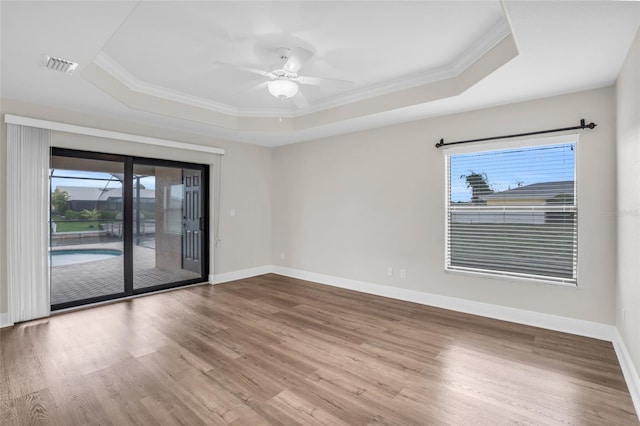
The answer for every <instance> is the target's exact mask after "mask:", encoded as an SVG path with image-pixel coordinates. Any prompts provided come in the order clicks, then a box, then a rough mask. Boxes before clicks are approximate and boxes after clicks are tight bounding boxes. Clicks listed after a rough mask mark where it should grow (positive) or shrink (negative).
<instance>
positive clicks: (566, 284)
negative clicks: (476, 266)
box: [444, 267, 578, 288]
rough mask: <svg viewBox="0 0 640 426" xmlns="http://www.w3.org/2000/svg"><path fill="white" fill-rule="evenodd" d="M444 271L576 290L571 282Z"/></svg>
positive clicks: (456, 270) (486, 273)
mask: <svg viewBox="0 0 640 426" xmlns="http://www.w3.org/2000/svg"><path fill="white" fill-rule="evenodd" d="M444 271H445V272H446V273H451V274H457V275H468V276H473V277H482V278H490V279H495V280H507V281H518V282H521V283H532V284H543V285H552V286H555V287H564V288H578V283H577V282H575V283H572V282H562V281H556V280H550V279H544V278H537V277H519V276H514V275H502V274H499V273H491V272H481V271H473V270H465V269H458V268H450V267H445V269H444Z"/></svg>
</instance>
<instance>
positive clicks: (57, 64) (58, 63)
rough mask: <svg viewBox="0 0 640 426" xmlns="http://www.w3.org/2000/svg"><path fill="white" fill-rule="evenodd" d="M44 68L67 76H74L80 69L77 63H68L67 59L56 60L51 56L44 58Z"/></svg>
mask: <svg viewBox="0 0 640 426" xmlns="http://www.w3.org/2000/svg"><path fill="white" fill-rule="evenodd" d="M44 67H45V68H48V69H50V70H53V71H59V72H63V73H65V74H72V73H73V72H74V71H75V69H76V68H77V67H78V64H77V63H75V62H71V61H67V60H65V59H60V58H54V57H52V56H49V55H45V56H44Z"/></svg>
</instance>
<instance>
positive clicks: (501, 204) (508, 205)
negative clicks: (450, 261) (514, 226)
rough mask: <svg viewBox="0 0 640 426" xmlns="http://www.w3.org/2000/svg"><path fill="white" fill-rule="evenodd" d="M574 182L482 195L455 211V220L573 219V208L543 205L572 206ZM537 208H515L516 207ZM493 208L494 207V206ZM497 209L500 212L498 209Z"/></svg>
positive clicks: (536, 221)
mask: <svg viewBox="0 0 640 426" xmlns="http://www.w3.org/2000/svg"><path fill="white" fill-rule="evenodd" d="M574 196H575V182H574V181H572V180H568V181H554V182H539V183H534V184H531V185H524V186H520V187H518V188H514V189H508V190H506V191H500V192H494V193H492V194H487V195H481V196H480V197H479V198H480V202H479V203H477V204H466V205H464V206H462V205H461V206H460V207H462V208H461V209H460V210H457V211H456V210H454V211H452V213H451V214H452V216H453V217H452V222H454V223H520V224H535V225H542V224H549V223H562V222H564V221H566V220H567V219H570V220H572V217H573V215H574V212H573V211H556V210H555V209H554V211H547V210H545V209H544V206H548V207H562V206H564V205H573V200H574ZM531 206H534V207H537V206H540V207H541V209H532V208H529V209H526V210H521V211H514V209H513V208H517V207H523V208H525V207H531ZM492 207H493V208H492ZM496 210H498V211H496Z"/></svg>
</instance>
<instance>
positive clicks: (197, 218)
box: [133, 163, 204, 292]
mask: <svg viewBox="0 0 640 426" xmlns="http://www.w3.org/2000/svg"><path fill="white" fill-rule="evenodd" d="M201 181H202V172H201V170H199V169H188V168H180V167H165V166H158V165H153V164H137V163H135V164H134V165H133V290H134V292H136V291H138V292H139V291H140V290H142V289H149V288H151V287H162V286H166V285H167V284H174V283H179V282H185V281H194V280H195V282H197V281H200V280H202V277H203V264H202V263H203V262H202V251H203V235H202V231H201V226H202V223H203V217H204V211H203V205H202V202H201V201H202V195H201V194H202V191H201V189H202V188H201V185H202V182H201Z"/></svg>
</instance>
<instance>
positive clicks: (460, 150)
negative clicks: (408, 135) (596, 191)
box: [443, 133, 580, 288]
mask: <svg viewBox="0 0 640 426" xmlns="http://www.w3.org/2000/svg"><path fill="white" fill-rule="evenodd" d="M579 140H580V135H579V134H577V133H574V134H566V135H560V136H552V137H544V138H535V139H517V140H511V141H499V142H495V141H494V142H488V143H476V144H468V145H458V146H453V147H450V148H445V149H444V150H443V158H444V165H445V167H444V170H445V176H444V177H445V185H444V187H445V188H444V189H445V190H444V198H445V208H444V213H445V215H444V219H445V221H444V222H445V223H444V228H445V229H444V231H445V235H444V240H445V241H444V270H445V272H447V273H454V274H461V275H471V276H481V277H486V278H494V279H506V280H510V281H521V282H530V283H539V284H551V285H557V286H563V287H571V288H577V287H578V275H579V257H580V256H579V216H578V212H579V210H580V209H579V197H578V147H579ZM569 143H572V144H574V146H575V150H574V170H573V176H574V204H573V209H572V211H573V212H574V214H575V219H574V220H575V236H574V238H575V240H574V241H575V244H574V256H573V277H572V278H571V279H568V278H562V277H549V276H544V275H535V274H525V273H518V272H509V271H500V270H492V269H482V268H466V267H462V266H452V265H451V250H450V230H451V223H450V214H451V211H452V210H451V205H450V197H451V195H450V188H451V170H450V164H451V163H450V158H451V156H454V155H459V154H480V153H483V152H491V151H502V150H510V149H517V148H536V147H542V146H545V145H560V144H569ZM531 207H532V206H529V208H531ZM534 208H535V207H534ZM513 210H515V209H513ZM541 210H543V209H541Z"/></svg>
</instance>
